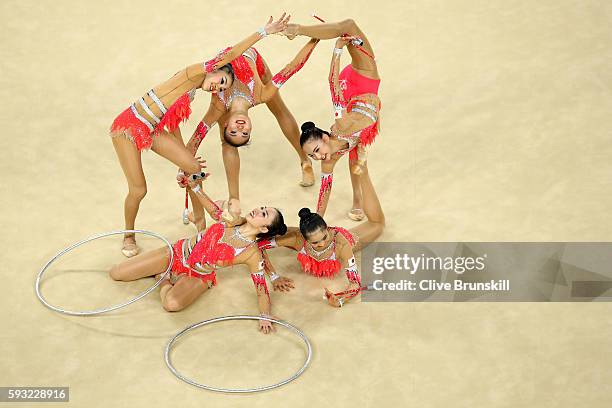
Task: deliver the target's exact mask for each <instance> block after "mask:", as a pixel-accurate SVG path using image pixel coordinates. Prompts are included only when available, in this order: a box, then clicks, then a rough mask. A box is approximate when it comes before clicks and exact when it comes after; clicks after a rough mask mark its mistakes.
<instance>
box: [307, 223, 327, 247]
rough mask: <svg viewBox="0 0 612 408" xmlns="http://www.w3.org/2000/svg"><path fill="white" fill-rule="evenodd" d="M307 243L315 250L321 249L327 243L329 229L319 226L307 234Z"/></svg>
mask: <svg viewBox="0 0 612 408" xmlns="http://www.w3.org/2000/svg"><path fill="white" fill-rule="evenodd" d="M307 240H308V243H309V244H310V246H312V247H313V248H314V249H316V250H317V251H320V250H322V249H323V248H325V247H326V246H327V244H328V243H329V231H327V228H319V229H318V230H316V231H314V232H311V233H310V234H308V239H307Z"/></svg>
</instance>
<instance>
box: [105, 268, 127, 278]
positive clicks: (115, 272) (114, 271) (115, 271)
mask: <svg viewBox="0 0 612 408" xmlns="http://www.w3.org/2000/svg"><path fill="white" fill-rule="evenodd" d="M121 269H122V268H121V265H113V266H112V268H111V270H110V271H109V272H108V274H109V275H110V277H111V278H112V279H113V280H116V281H122V280H123V279H124V276H123V271H122V270H121Z"/></svg>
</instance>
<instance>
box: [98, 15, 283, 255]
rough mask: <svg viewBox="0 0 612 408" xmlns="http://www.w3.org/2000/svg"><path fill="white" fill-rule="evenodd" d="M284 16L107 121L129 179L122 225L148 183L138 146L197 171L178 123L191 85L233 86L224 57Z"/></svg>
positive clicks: (129, 238) (185, 113) (129, 243)
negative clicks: (111, 121) (112, 120)
mask: <svg viewBox="0 0 612 408" xmlns="http://www.w3.org/2000/svg"><path fill="white" fill-rule="evenodd" d="M288 20H289V16H287V17H285V14H284V13H283V15H282V16H281V18H279V19H278V20H277V21H275V22H272V18H271V17H270V20H269V21H268V22H267V24H266V25H265V26H264V27H262V28H261V29H260V30H259V31H257V32H255V33H253V34H251V35H250V36H248V37H247V38H246V39H244V40H242V41H241V42H239V43H238V44H236V45H235V46H234V47H231V48H229V49H227V50H225V52H224V53H222V54H220V55H218V56H217V57H216V58H214V59H212V60H210V61H206V62H204V63H198V64H194V65H190V66H188V67H187V68H184V69H182V70H181V71H179V72H177V73H176V74H175V75H174V76H173V77H172V78H170V79H168V80H167V81H165V82H163V83H161V84H159V85H157V86H156V87H154V88H153V89H151V90H150V91H148V92H147V93H146V94H145V95H143V97H141V98H140V99H138V100H137V101H136V102H135V103H133V104H132V105H131V106H130V107H129V108H127V109H125V110H124V111H123V112H122V113H121V114H120V115H119V116H117V118H116V119H115V120H114V122H113V124H112V126H111V130H110V132H111V136H112V141H113V146H114V147H115V151H116V153H117V156H118V158H119V162H120V163H121V168H122V169H123V172H124V174H125V177H126V179H127V182H128V194H127V197H126V198H125V203H124V217H125V229H126V230H131V229H134V223H135V220H136V214H137V213H138V208H139V206H140V202H141V201H142V199H143V198H144V196H145V194H146V191H147V188H146V181H145V176H144V172H143V169H142V162H141V151H142V150H144V149H151V150H153V151H154V152H155V153H157V154H159V155H160V156H162V157H165V158H166V159H168V160H169V161H171V162H172V163H174V164H175V165H177V166H178V167H180V168H181V169H183V170H184V171H186V172H187V173H190V174H191V173H196V172H198V171H199V170H200V169H201V167H202V166H203V164H202V162H201V160H199V159H198V158H195V157H194V156H193V155H192V154H190V153H189V151H188V150H187V149H186V147H185V144H184V142H183V140H182V137H181V133H180V129H179V124H180V123H181V122H182V121H185V120H187V119H188V117H189V115H190V113H191V108H190V103H191V100H192V99H193V97H194V95H195V91H196V89H202V90H203V91H206V92H212V93H216V92H219V91H222V90H224V89H226V88H228V87H229V86H231V85H232V82H233V79H234V76H233V72H232V69H231V65H229V62H230V61H232V60H233V59H234V58H236V57H238V56H240V55H242V53H243V52H244V51H246V50H247V49H248V48H249V47H251V46H252V45H253V44H255V43H256V42H257V41H259V40H260V39H261V38H263V37H265V36H266V35H268V34H272V33H277V32H279V31H281V30H282V29H284V28H285V27H286V25H287V22H288ZM138 251H139V248H138V246H137V245H136V240H135V236H134V234H133V233H126V234H125V235H124V238H123V249H122V252H123V254H124V255H125V256H127V257H130V256H134V255H136V254H137V253H138Z"/></svg>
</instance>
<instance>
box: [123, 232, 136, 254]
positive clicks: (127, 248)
mask: <svg viewBox="0 0 612 408" xmlns="http://www.w3.org/2000/svg"><path fill="white" fill-rule="evenodd" d="M121 252H122V253H123V255H125V256H126V257H128V258H131V257H133V256H135V255H138V253H139V252H140V248H138V245H136V237H135V236H134V235H133V234H132V235H127V236H124V237H123V248H121Z"/></svg>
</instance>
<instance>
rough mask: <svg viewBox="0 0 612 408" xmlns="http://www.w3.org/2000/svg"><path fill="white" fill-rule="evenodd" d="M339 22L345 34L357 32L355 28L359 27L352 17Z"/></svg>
mask: <svg viewBox="0 0 612 408" xmlns="http://www.w3.org/2000/svg"><path fill="white" fill-rule="evenodd" d="M340 24H341V25H342V29H343V30H344V31H345V32H346V33H347V34H357V30H358V29H359V27H358V26H357V23H356V22H355V20H353V19H352V18H347V19H346V20H342V21H341V22H340Z"/></svg>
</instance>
